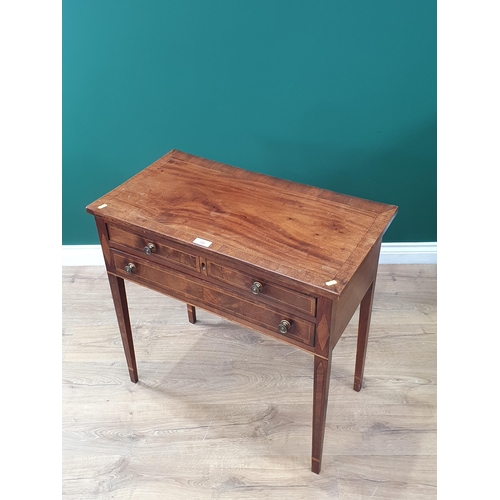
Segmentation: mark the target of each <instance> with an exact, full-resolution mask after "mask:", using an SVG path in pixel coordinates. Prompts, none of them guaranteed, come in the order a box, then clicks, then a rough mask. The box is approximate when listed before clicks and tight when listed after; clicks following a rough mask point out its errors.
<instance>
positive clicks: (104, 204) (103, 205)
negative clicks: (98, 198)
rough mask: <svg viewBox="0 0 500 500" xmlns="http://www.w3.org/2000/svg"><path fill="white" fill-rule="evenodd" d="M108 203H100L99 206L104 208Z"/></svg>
mask: <svg viewBox="0 0 500 500" xmlns="http://www.w3.org/2000/svg"><path fill="white" fill-rule="evenodd" d="M107 206H108V204H107V203H103V204H102V205H99V206H98V207H97V208H104V207H107Z"/></svg>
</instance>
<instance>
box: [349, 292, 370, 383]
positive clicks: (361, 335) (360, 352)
mask: <svg viewBox="0 0 500 500" xmlns="http://www.w3.org/2000/svg"><path fill="white" fill-rule="evenodd" d="M374 291H375V282H373V283H372V284H371V285H370V288H368V291H367V292H366V294H365V296H364V297H363V300H362V301H361V305H360V306H359V325H358V347H357V350H356V368H355V369H354V390H355V391H358V392H359V391H360V390H361V386H362V385H363V372H364V369H365V357H366V346H367V344H368V332H369V330H370V319H371V315H372V305H373V295H374Z"/></svg>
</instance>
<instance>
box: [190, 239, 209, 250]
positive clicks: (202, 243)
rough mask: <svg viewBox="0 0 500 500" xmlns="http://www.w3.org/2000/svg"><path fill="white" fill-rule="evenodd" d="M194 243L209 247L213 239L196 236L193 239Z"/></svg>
mask: <svg viewBox="0 0 500 500" xmlns="http://www.w3.org/2000/svg"><path fill="white" fill-rule="evenodd" d="M193 243H196V244H197V245H201V246H202V247H207V248H208V247H209V246H210V245H211V244H212V242H211V241H208V240H204V239H202V238H196V239H195V240H193Z"/></svg>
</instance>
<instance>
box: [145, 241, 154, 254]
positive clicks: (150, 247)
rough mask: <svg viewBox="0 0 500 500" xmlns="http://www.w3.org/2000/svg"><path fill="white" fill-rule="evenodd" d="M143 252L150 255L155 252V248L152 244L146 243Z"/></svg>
mask: <svg viewBox="0 0 500 500" xmlns="http://www.w3.org/2000/svg"><path fill="white" fill-rule="evenodd" d="M144 252H145V253H146V254H147V255H151V254H152V253H155V252H156V246H155V244H154V243H148V244H147V246H145V247H144Z"/></svg>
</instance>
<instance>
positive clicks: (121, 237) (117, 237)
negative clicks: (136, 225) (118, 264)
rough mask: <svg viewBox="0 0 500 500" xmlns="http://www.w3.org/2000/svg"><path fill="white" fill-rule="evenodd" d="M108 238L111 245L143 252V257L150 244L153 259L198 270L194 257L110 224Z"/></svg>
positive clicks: (196, 260)
mask: <svg viewBox="0 0 500 500" xmlns="http://www.w3.org/2000/svg"><path fill="white" fill-rule="evenodd" d="M108 236H109V240H110V242H111V244H113V243H118V244H120V245H123V246H126V247H128V248H131V249H134V250H137V251H139V252H143V253H144V254H145V255H144V256H145V257H146V253H145V250H144V249H145V247H147V246H148V245H149V244H151V243H152V244H153V245H154V249H153V251H152V255H153V257H157V258H159V259H161V260H164V261H165V263H166V264H168V263H173V264H177V265H180V266H183V267H187V268H189V269H193V270H196V271H198V270H199V267H198V259H197V258H196V255H193V254H190V253H188V252H185V251H183V250H180V249H177V248H174V247H173V246H170V245H167V244H165V243H162V242H158V241H151V240H149V239H146V238H144V237H142V236H139V235H138V234H134V233H131V232H129V231H126V230H124V229H121V228H119V227H116V226H112V225H110V224H108Z"/></svg>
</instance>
